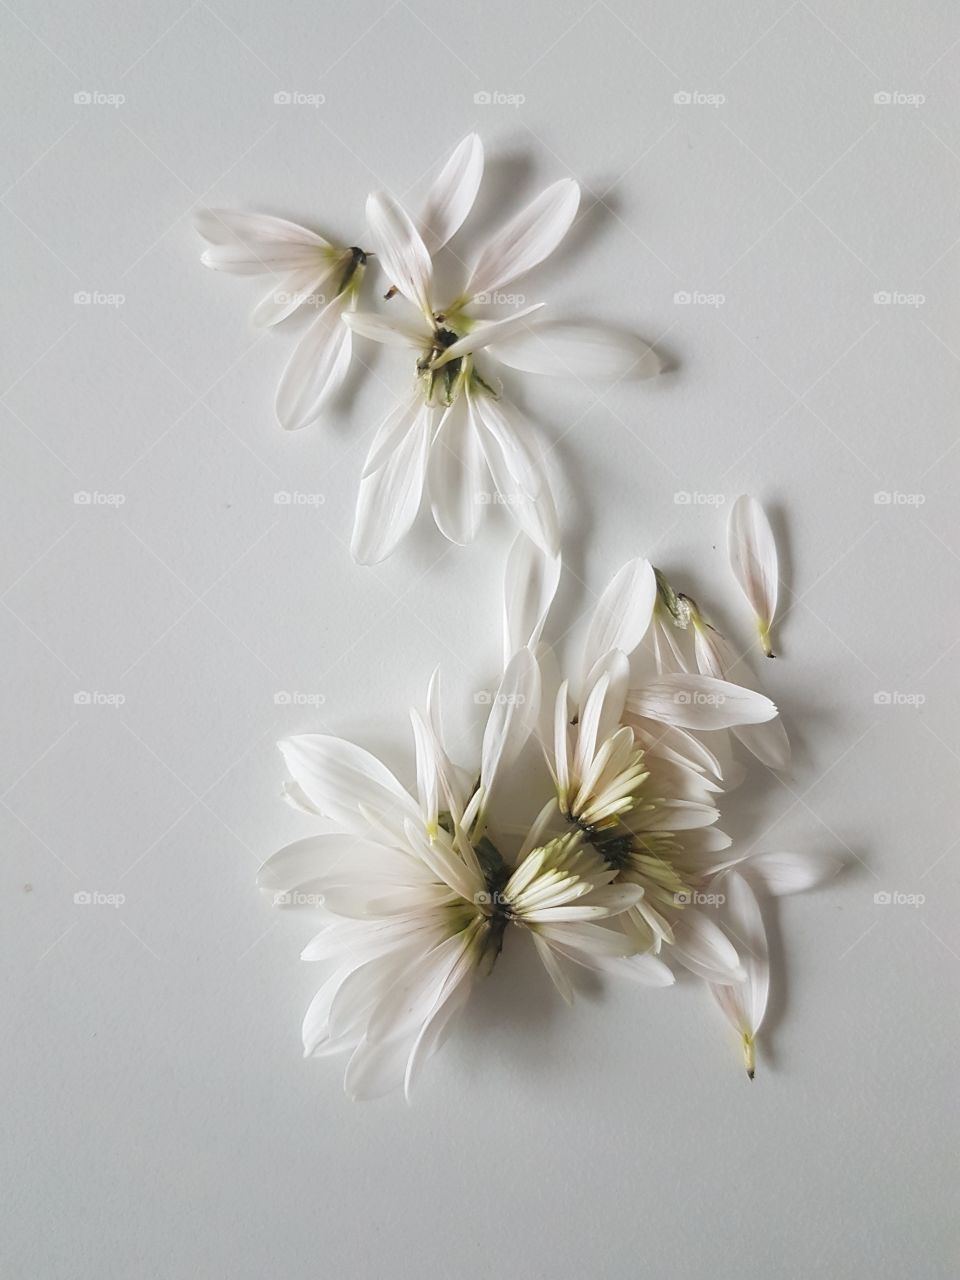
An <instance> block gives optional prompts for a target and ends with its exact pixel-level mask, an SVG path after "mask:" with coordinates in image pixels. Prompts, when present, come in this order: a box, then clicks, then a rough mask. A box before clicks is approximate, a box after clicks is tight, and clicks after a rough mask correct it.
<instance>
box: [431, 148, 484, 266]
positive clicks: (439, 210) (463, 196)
mask: <svg viewBox="0 0 960 1280" xmlns="http://www.w3.org/2000/svg"><path fill="white" fill-rule="evenodd" d="M482 177H483V143H482V142H481V141H480V138H479V137H478V136H477V134H475V133H470V134H468V135H467V136H466V137H465V138H464V139H463V141H462V142H461V143H460V144H459V146H457V148H456V149H455V150H454V152H453V155H452V156H451V157H450V159H449V160H448V161H447V163H446V164H445V165H444V166H443V168H442V169H441V171H440V176H439V177H438V178H437V180H436V181H435V182H434V184H433V186H432V187H431V188H430V190H429V192H428V193H427V198H426V201H425V202H424V206H423V212H422V213H421V215H420V235H421V237H422V238H423V243H424V244H425V245H426V247H427V252H428V253H429V254H430V255H431V256H432V255H433V254H435V253H436V252H437V250H438V249H442V248H443V246H444V245H445V244H446V243H447V241H448V240H450V239H451V238H452V237H453V236H454V235H455V234H456V233H457V232H458V231H459V230H460V227H461V226H462V225H463V221H464V219H465V218H466V216H467V214H468V213H469V212H470V210H471V209H472V208H473V202H474V200H476V198H477V191H478V189H479V187H480V179H481V178H482Z"/></svg>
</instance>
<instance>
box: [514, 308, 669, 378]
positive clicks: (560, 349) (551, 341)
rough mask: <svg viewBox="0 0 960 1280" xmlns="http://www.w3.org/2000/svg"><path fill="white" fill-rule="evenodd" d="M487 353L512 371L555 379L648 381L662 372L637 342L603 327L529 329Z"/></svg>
mask: <svg viewBox="0 0 960 1280" xmlns="http://www.w3.org/2000/svg"><path fill="white" fill-rule="evenodd" d="M490 354H491V356H493V358H494V359H495V360H499V361H500V363H501V364H505V365H507V366H508V367H509V368H511V369H520V370H522V371H523V372H524V373H543V374H547V375H549V376H552V377H560V378H582V379H585V380H590V379H592V378H598V379H605V380H609V379H617V378H627V377H629V378H652V377H653V376H654V375H655V374H658V373H659V372H660V370H661V369H662V368H663V364H662V362H661V360H660V357H659V356H658V355H657V353H656V352H655V351H654V350H653V348H652V347H649V346H647V344H646V343H645V342H642V341H641V340H640V339H639V338H636V337H633V336H632V335H629V334H623V333H618V332H617V330H615V329H607V328H605V327H603V326H602V325H579V324H563V323H561V322H559V321H558V322H555V323H550V322H547V323H541V324H534V325H528V326H526V327H524V328H522V329H519V330H518V331H517V332H516V333H515V334H513V335H512V336H511V337H510V338H509V340H508V341H506V342H501V340H500V338H499V337H497V338H495V339H491V342H490Z"/></svg>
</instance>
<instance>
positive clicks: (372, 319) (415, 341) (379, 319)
mask: <svg viewBox="0 0 960 1280" xmlns="http://www.w3.org/2000/svg"><path fill="white" fill-rule="evenodd" d="M418 319H419V317H415V318H413V319H411V320H410V321H409V322H404V321H402V320H398V319H395V318H394V316H393V314H392V313H391V315H389V316H381V315H378V314H377V313H376V312H375V311H351V312H348V313H347V314H346V315H345V316H344V322H345V323H346V324H348V325H349V326H350V328H351V329H352V330H353V332H354V333H359V334H360V336H361V337H362V338H369V339H370V340H371V342H382V343H383V345H384V346H387V347H406V348H408V349H409V348H411V347H412V348H415V349H416V350H422V349H423V347H424V346H425V345H428V344H429V343H430V340H431V338H432V336H433V335H432V333H431V331H430V330H429V329H428V328H427V326H426V325H425V324H424V323H423V321H422V320H420V321H419V323H418Z"/></svg>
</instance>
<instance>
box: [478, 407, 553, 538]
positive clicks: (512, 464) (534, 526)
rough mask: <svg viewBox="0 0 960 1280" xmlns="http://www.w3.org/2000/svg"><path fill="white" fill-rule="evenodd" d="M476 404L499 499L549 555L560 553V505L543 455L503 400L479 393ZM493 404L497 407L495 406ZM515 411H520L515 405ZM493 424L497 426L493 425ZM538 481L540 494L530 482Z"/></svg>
mask: <svg viewBox="0 0 960 1280" xmlns="http://www.w3.org/2000/svg"><path fill="white" fill-rule="evenodd" d="M474 404H475V405H476V406H477V409H478V422H479V423H480V425H481V427H482V429H481V431H480V447H481V448H482V449H483V453H484V457H485V458H486V460H487V466H488V467H489V468H490V475H491V476H492V477H493V484H494V488H495V489H496V493H497V501H498V502H501V503H502V504H503V505H504V506H505V507H506V508H507V510H508V512H509V513H510V515H511V516H513V518H514V520H516V522H517V524H518V525H519V526H520V528H521V529H522V530H523V531H524V532H525V533H526V534H527V536H528V537H529V538H531V539H532V540H533V541H534V542H535V543H536V545H537V546H538V547H539V548H540V550H541V551H543V552H544V554H545V555H548V556H555V555H557V554H558V553H559V550H560V529H559V525H558V523H557V508H556V505H555V503H554V501H553V494H552V493H551V492H550V486H549V484H548V482H547V477H546V474H545V471H544V469H543V460H542V458H541V459H539V460H536V459H535V458H534V455H533V454H532V453H531V452H530V450H529V449H528V448H527V446H526V445H525V444H521V440H520V437H519V435H517V434H516V433H515V432H514V431H513V428H512V426H511V425H510V424H509V423H508V422H507V420H506V418H505V417H503V412H502V408H503V402H502V401H501V402H494V401H493V400H492V399H490V398H489V397H485V396H478V397H477V398H476V399H475V400H474ZM493 405H495V406H496V407H495V408H491V406H493ZM511 412H514V413H515V412H516V410H514V409H513V408H512V406H511ZM492 424H495V426H496V430H492V429H491V425H492ZM518 473H520V474H519V477H518ZM534 483H535V484H536V485H537V491H536V496H532V495H531V493H530V486H531V485H533V484H534Z"/></svg>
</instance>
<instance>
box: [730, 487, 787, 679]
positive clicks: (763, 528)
mask: <svg viewBox="0 0 960 1280" xmlns="http://www.w3.org/2000/svg"><path fill="white" fill-rule="evenodd" d="M727 548H728V552H729V555H730V567H731V569H732V570H733V575H734V577H735V578H736V580H737V582H738V583H739V584H740V590H741V591H742V592H743V594H744V595H745V596H746V598H747V600H748V602H749V604H750V607H751V608H752V609H753V612H754V613H755V615H756V618H757V626H758V628H759V631H760V639H761V642H762V644H763V650H764V653H766V654H767V656H768V657H770V656H772V652H771V649H770V626H771V623H772V622H773V616H774V614H775V613H776V611H777V588H778V585H779V580H780V579H779V570H778V567H777V544H776V542H775V541H774V537H773V530H772V529H771V528H770V521H769V520H768V519H767V516H766V513H765V511H764V509H763V507H761V505H760V503H759V502H757V500H756V498H751V497H749V496H748V495H747V494H744V495H743V496H742V497H739V498H738V499H737V500H736V502H735V503H734V504H733V509H732V510H731V512H730V523H729V525H728V528H727Z"/></svg>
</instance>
